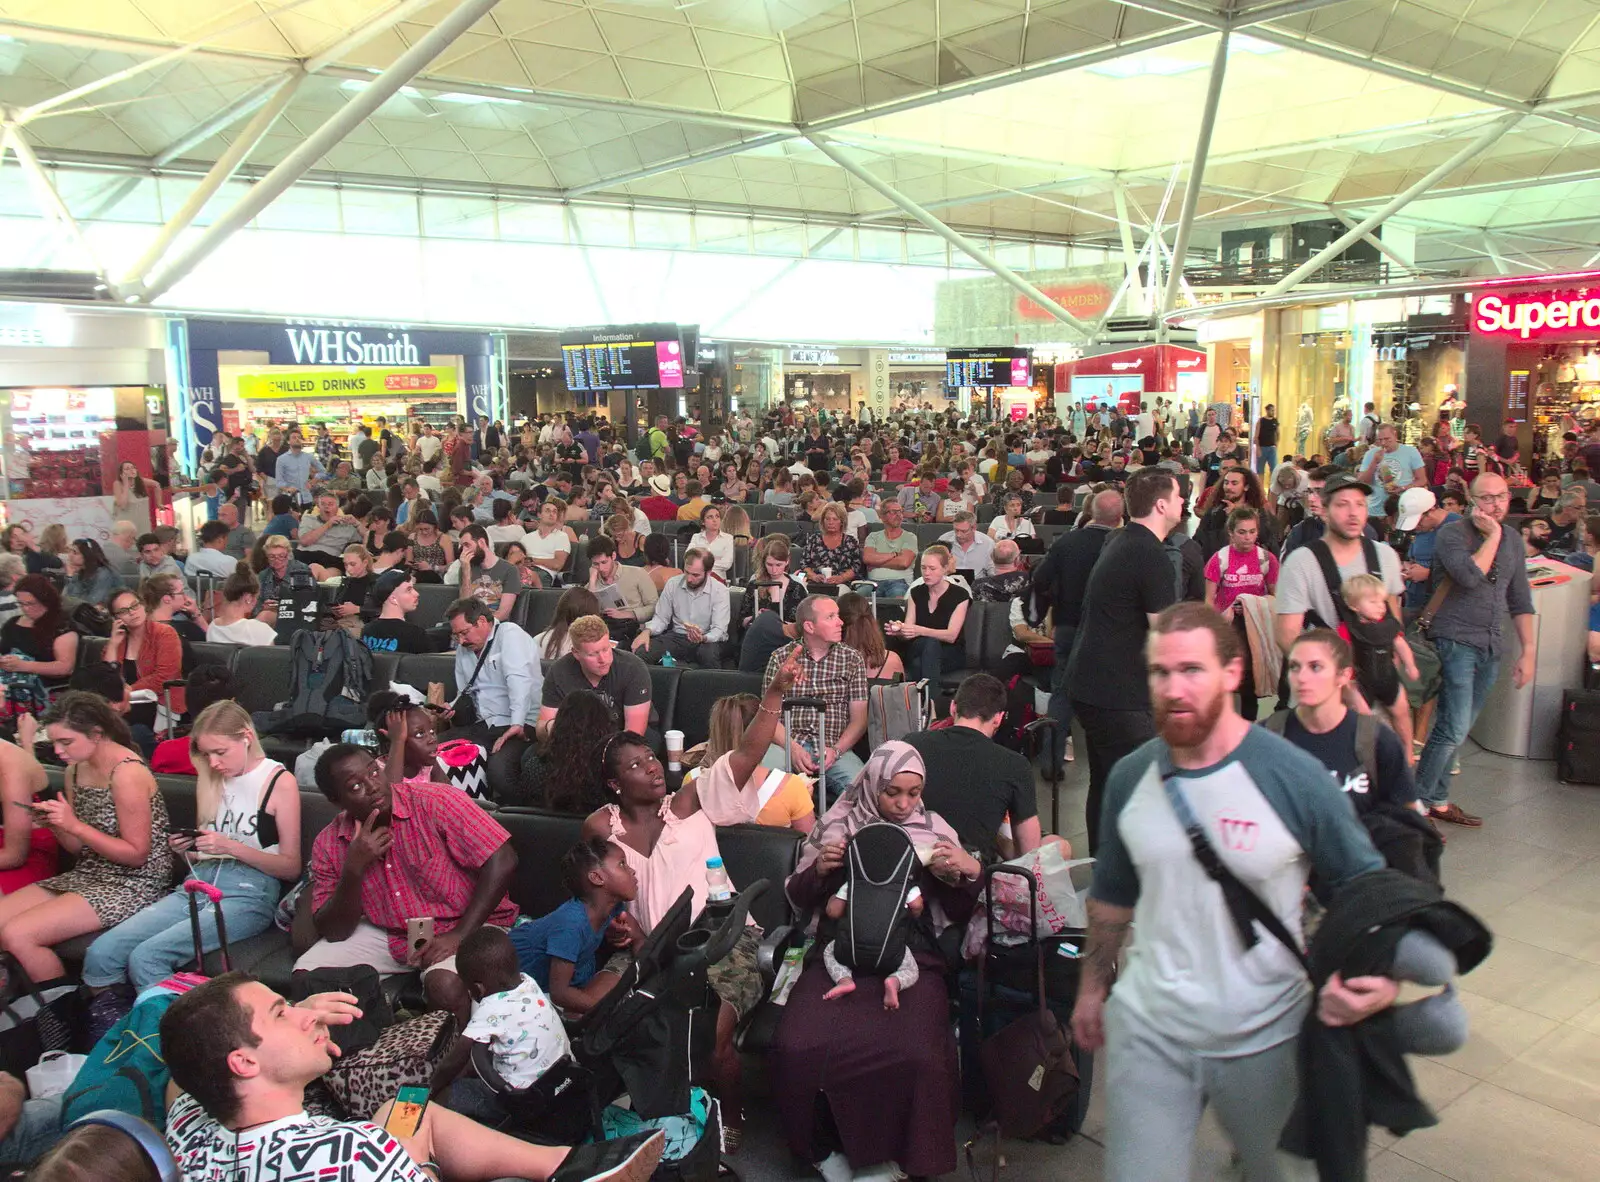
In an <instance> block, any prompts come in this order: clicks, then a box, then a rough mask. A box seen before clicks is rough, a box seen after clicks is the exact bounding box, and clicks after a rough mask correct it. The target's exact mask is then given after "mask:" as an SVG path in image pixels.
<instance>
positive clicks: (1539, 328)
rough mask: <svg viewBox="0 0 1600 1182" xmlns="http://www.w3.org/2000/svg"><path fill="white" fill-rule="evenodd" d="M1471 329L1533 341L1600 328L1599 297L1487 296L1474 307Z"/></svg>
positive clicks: (1557, 294) (1554, 294)
mask: <svg viewBox="0 0 1600 1182" xmlns="http://www.w3.org/2000/svg"><path fill="white" fill-rule="evenodd" d="M1472 327H1473V329H1474V330H1475V331H1477V332H1480V333H1484V334H1486V335H1504V336H1515V337H1518V338H1519V339H1521V340H1524V341H1526V340H1531V339H1535V338H1538V337H1541V336H1546V335H1548V334H1550V333H1556V332H1564V331H1569V330H1571V329H1575V328H1600V296H1591V295H1590V294H1589V292H1588V291H1587V290H1585V291H1578V292H1535V293H1532V294H1530V295H1528V296H1526V297H1524V298H1517V297H1515V296H1513V297H1510V298H1507V297H1504V296H1500V295H1496V294H1494V293H1487V294H1484V295H1481V296H1479V297H1478V300H1477V302H1476V304H1475V305H1474V306H1473V320H1472Z"/></svg>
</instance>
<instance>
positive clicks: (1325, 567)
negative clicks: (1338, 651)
mask: <svg viewBox="0 0 1600 1182" xmlns="http://www.w3.org/2000/svg"><path fill="white" fill-rule="evenodd" d="M1306 549H1308V550H1310V551H1311V553H1312V554H1314V555H1315V556H1316V559H1317V565H1318V566H1319V567H1321V568H1322V581H1323V582H1324V583H1326V584H1327V585H1328V595H1329V597H1330V598H1331V599H1332V600H1333V611H1334V615H1335V616H1336V617H1337V619H1333V620H1324V619H1323V618H1322V617H1321V616H1319V615H1317V613H1316V612H1314V611H1308V612H1306V623H1307V624H1310V625H1312V626H1313V627H1317V628H1333V629H1335V630H1337V629H1338V627H1339V625H1340V624H1346V625H1348V624H1349V622H1350V621H1351V620H1353V619H1354V618H1355V613H1354V612H1352V611H1351V610H1350V608H1349V607H1348V606H1346V604H1345V601H1344V596H1343V595H1341V594H1340V593H1339V588H1340V587H1341V586H1342V585H1343V583H1344V578H1343V577H1342V576H1341V575H1340V574H1339V564H1338V563H1337V562H1335V561H1334V560H1333V551H1332V550H1330V549H1328V539H1327V538H1326V537H1321V538H1318V539H1317V540H1316V541H1314V542H1307V543H1306ZM1361 557H1362V558H1363V559H1364V560H1365V562H1366V564H1367V573H1368V574H1369V575H1376V576H1377V577H1378V578H1380V579H1381V578H1383V564H1382V563H1381V562H1380V561H1379V560H1378V543H1376V542H1374V541H1373V540H1372V539H1371V538H1369V537H1367V535H1366V534H1362V535H1361Z"/></svg>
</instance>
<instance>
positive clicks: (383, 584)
mask: <svg viewBox="0 0 1600 1182" xmlns="http://www.w3.org/2000/svg"><path fill="white" fill-rule="evenodd" d="M410 581H411V575H410V574H409V573H407V572H406V571H403V570H401V569H400V568H399V567H394V568H392V569H390V570H386V571H384V572H383V573H382V574H381V575H379V576H378V581H377V582H376V583H374V584H373V585H372V595H373V598H374V599H376V600H377V602H378V606H379V607H382V606H383V605H384V604H386V603H388V602H389V596H391V595H393V594H394V593H395V592H396V591H397V590H399V589H400V588H401V587H403V586H405V585H406V584H407V583H409V582H410Z"/></svg>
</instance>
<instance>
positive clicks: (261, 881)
mask: <svg viewBox="0 0 1600 1182" xmlns="http://www.w3.org/2000/svg"><path fill="white" fill-rule="evenodd" d="M195 877H197V878H203V879H205V881H207V882H209V883H211V884H213V885H214V886H217V887H220V888H221V890H222V904H221V906H222V914H223V916H224V917H225V918H226V920H227V923H228V940H229V942H230V943H237V942H238V941H240V940H247V939H249V938H250V937H251V936H256V935H260V934H261V933H262V932H264V931H266V930H267V929H268V928H269V927H271V926H272V915H273V912H274V911H276V910H277V907H278V880H277V879H275V878H272V877H271V876H269V875H266V874H263V873H261V871H259V870H256V869H253V868H251V867H249V866H246V865H244V864H243V863H242V862H235V861H231V860H230V861H227V862H221V863H217V864H216V865H214V866H208V865H207V864H206V863H204V862H202V863H201V864H200V870H199V871H198V872H197V873H196V874H195ZM200 937H201V943H202V945H203V946H204V948H205V951H207V952H213V951H215V950H216V949H218V948H220V947H221V946H222V941H221V940H220V939H218V938H217V916H216V909H215V906H214V905H213V904H212V902H211V900H209V899H207V898H205V897H204V896H202V897H201V898H200ZM193 957H194V932H193V929H191V928H190V926H189V897H188V895H187V894H186V893H185V892H184V890H183V889H182V888H181V887H180V888H179V889H178V890H175V891H173V892H172V893H171V894H169V895H167V896H166V897H165V898H162V899H158V900H157V901H156V902H154V903H152V904H151V905H150V906H148V907H146V908H145V909H144V910H143V911H141V912H139V914H137V915H135V916H134V917H133V918H132V919H125V920H123V921H122V922H121V923H119V924H118V925H117V926H116V927H114V928H112V929H111V930H110V931H108V932H102V933H101V934H100V935H99V936H98V937H97V938H96V939H95V942H94V943H93V944H91V945H89V951H88V952H87V953H86V954H85V955H84V958H83V982H84V984H85V985H90V986H94V987H96V988H99V987H102V986H106V985H115V984H117V983H118V982H119V981H122V980H123V979H124V978H126V979H127V980H129V981H132V982H133V986H134V988H135V989H141V990H142V989H148V988H149V987H150V986H152V985H155V984H157V983H158V982H161V981H164V980H166V979H167V978H168V977H170V976H171V975H172V974H173V973H174V972H176V971H177V970H178V968H179V967H180V966H182V965H186V964H188V963H189V961H190V960H192V959H193Z"/></svg>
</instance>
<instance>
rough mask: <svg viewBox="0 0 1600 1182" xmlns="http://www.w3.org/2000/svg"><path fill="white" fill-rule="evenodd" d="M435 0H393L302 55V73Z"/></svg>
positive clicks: (331, 60)
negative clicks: (370, 16) (318, 48)
mask: <svg viewBox="0 0 1600 1182" xmlns="http://www.w3.org/2000/svg"><path fill="white" fill-rule="evenodd" d="M437 3H438V0H397V2H396V3H394V4H391V5H390V6H389V7H388V8H386V9H384V10H383V11H382V12H380V13H378V15H377V16H375V17H373V18H372V19H371V20H369V21H367V22H366V23H365V24H363V25H360V26H359V27H357V28H354V29H352V30H350V31H349V32H348V33H345V34H344V35H343V36H341V37H339V38H338V39H337V40H335V41H334V42H333V43H332V44H331V45H329V46H328V47H327V48H326V49H322V50H319V51H318V52H317V53H315V54H313V55H312V56H311V57H309V58H307V59H306V73H307V74H320V73H321V72H322V71H323V70H325V69H326V68H327V67H329V66H332V65H337V64H338V63H339V60H340V59H341V58H343V57H346V56H347V55H349V54H350V53H352V52H353V51H355V50H357V49H359V48H361V46H363V45H365V44H366V43H367V42H368V41H371V40H372V39H373V38H374V37H376V36H377V35H378V34H379V33H381V32H383V31H384V30H385V29H392V28H394V26H395V25H397V24H399V23H400V22H401V21H403V20H409V19H410V18H411V17H412V16H414V15H415V14H416V13H418V12H421V11H422V10H423V9H424V8H432V7H433V6H434V5H435V4H437Z"/></svg>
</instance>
